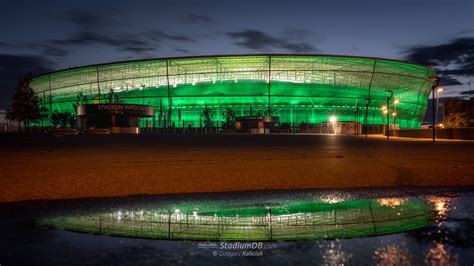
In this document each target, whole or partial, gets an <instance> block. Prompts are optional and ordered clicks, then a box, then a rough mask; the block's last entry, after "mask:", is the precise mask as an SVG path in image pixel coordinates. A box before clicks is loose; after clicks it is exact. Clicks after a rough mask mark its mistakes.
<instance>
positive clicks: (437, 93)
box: [435, 87, 444, 127]
mask: <svg viewBox="0 0 474 266" xmlns="http://www.w3.org/2000/svg"><path fill="white" fill-rule="evenodd" d="M443 91H444V88H443V87H438V88H437V89H436V123H435V126H436V127H437V126H438V117H439V94H440V93H441V92H443Z"/></svg>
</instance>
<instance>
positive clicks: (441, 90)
mask: <svg viewBox="0 0 474 266" xmlns="http://www.w3.org/2000/svg"><path fill="white" fill-rule="evenodd" d="M443 91H444V88H443V87H438V89H437V90H436V92H438V93H440V92H443Z"/></svg>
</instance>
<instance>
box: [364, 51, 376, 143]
mask: <svg viewBox="0 0 474 266" xmlns="http://www.w3.org/2000/svg"><path fill="white" fill-rule="evenodd" d="M376 64H377V59H374V67H373V69H372V76H371V77H370V82H369V93H368V95H367V104H366V105H365V117H364V120H365V138H367V136H368V132H369V128H368V120H369V119H368V118H369V105H370V102H371V101H372V99H371V98H370V90H371V88H372V80H374V75H375V65H376Z"/></svg>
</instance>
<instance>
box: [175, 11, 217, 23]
mask: <svg viewBox="0 0 474 266" xmlns="http://www.w3.org/2000/svg"><path fill="white" fill-rule="evenodd" d="M179 22H181V23H187V24H195V23H210V22H212V19H211V18H210V17H208V16H205V15H198V14H195V13H186V14H184V15H183V16H182V17H181V18H180V19H179Z"/></svg>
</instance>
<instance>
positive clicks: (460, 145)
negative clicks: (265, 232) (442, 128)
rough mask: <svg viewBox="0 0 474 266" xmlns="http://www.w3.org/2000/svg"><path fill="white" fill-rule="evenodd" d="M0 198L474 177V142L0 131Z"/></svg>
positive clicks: (422, 182)
mask: <svg viewBox="0 0 474 266" xmlns="http://www.w3.org/2000/svg"><path fill="white" fill-rule="evenodd" d="M0 176H1V177H0V202H11V201H22V200H38V199H65V198H83V197H112V196H125V195H139V194H168V193H191V192H222V191H241V190H265V189H303V188H313V189H314V188H360V187H398V186H473V185H474V142H472V141H439V142H436V143H431V141H428V140H410V139H392V140H390V141H387V140H385V139H383V138H380V137H379V138H377V137H374V138H369V139H365V138H364V137H355V136H331V135H154V136H68V137H53V136H18V135H0Z"/></svg>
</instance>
